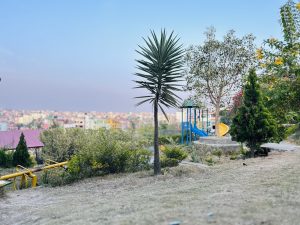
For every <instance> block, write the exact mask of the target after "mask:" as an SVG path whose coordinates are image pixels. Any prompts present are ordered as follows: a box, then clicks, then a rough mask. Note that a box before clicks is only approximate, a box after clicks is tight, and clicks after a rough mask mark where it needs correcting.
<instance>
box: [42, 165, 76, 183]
mask: <svg viewBox="0 0 300 225" xmlns="http://www.w3.org/2000/svg"><path fill="white" fill-rule="evenodd" d="M41 180H42V184H43V185H46V186H51V187H55V186H62V185H66V184H70V183H72V182H73V181H74V180H76V179H75V178H74V177H73V176H72V175H71V174H70V173H68V172H66V171H64V170H62V169H56V170H46V171H43V174H42V179H41Z"/></svg>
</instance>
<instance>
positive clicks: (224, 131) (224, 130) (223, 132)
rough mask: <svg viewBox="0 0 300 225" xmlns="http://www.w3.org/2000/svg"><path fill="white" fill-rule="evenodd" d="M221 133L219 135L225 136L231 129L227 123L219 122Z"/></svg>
mask: <svg viewBox="0 0 300 225" xmlns="http://www.w3.org/2000/svg"><path fill="white" fill-rule="evenodd" d="M218 126H219V127H218V128H219V134H218V136H225V135H226V134H227V133H228V131H229V126H227V125H226V124H225V123H219V124H218Z"/></svg>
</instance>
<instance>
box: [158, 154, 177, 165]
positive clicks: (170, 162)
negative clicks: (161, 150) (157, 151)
mask: <svg viewBox="0 0 300 225" xmlns="http://www.w3.org/2000/svg"><path fill="white" fill-rule="evenodd" d="M160 165H161V167H162V168H165V167H174V166H178V165H179V160H178V159H175V158H168V157H166V156H162V157H160Z"/></svg>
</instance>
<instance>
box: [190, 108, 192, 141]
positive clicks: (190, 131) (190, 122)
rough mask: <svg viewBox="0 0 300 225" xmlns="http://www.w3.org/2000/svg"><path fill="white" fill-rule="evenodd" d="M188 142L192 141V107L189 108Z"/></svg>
mask: <svg viewBox="0 0 300 225" xmlns="http://www.w3.org/2000/svg"><path fill="white" fill-rule="evenodd" d="M190 142H192V108H190Z"/></svg>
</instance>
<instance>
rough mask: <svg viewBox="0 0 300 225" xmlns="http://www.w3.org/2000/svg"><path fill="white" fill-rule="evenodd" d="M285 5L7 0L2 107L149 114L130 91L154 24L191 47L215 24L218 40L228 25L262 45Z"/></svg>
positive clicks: (1, 48) (0, 59) (2, 14)
mask: <svg viewBox="0 0 300 225" xmlns="http://www.w3.org/2000/svg"><path fill="white" fill-rule="evenodd" d="M283 3H284V1H281V0H278V1H271V0H268V1H259V0H256V1H251V2H249V1H236V0H231V1H220V0H216V1H213V2H210V3H207V2H204V1H192V0H191V1H184V2H182V1H164V2H160V1H151V2H140V1H130V2H125V1H88V3H87V2H86V1H76V2H73V1H51V2H50V1H49V2H43V3H41V2H38V1H26V2H25V1H24V2H21V1H19V2H17V1H16V2H14V1H6V2H4V1H3V2H1V3H0V27H1V28H2V31H3V35H1V36H0V77H1V78H2V81H1V83H0V108H6V109H9V108H11V109H32V110H40V109H44V110H57V111H83V112H85V111H99V112H100V111H101V112H143V111H146V112H149V111H151V110H152V109H151V106H150V105H144V106H141V107H135V103H137V101H136V100H134V97H135V96H138V95H140V94H142V93H143V92H142V91H139V90H134V89H132V88H133V87H134V83H133V82H132V80H133V79H134V76H133V74H134V73H135V72H136V69H135V66H136V63H135V59H137V58H138V55H137V54H136V53H135V49H137V46H138V44H143V40H142V37H146V36H148V35H149V30H150V29H154V30H155V31H159V30H160V29H161V28H166V29H167V31H168V32H171V31H172V30H174V32H175V33H176V34H178V36H179V37H180V38H181V42H182V44H183V45H184V47H188V46H189V45H190V44H201V43H202V41H203V38H204V34H203V33H204V32H205V30H206V28H207V27H209V26H211V25H213V26H214V27H215V28H216V30H217V35H218V37H219V38H221V37H222V36H223V35H224V34H225V33H226V32H227V31H228V30H230V29H234V30H236V31H237V35H238V36H242V35H246V34H248V33H253V34H254V35H255V36H256V37H257V39H256V44H257V46H259V45H261V44H262V42H263V40H265V39H267V38H269V37H271V36H272V37H276V38H279V39H281V34H280V32H281V31H280V25H279V18H280V15H279V7H280V6H281V5H282V4H283ZM158 6H159V7H158ZM145 9H147V10H145ZM167 9H168V10H167ZM178 15H180V16H178ZM258 22H259V23H260V24H261V26H259V27H257V24H258ZM180 96H182V97H183V98H185V97H186V96H187V94H186V93H180ZM171 111H176V110H171Z"/></svg>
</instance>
